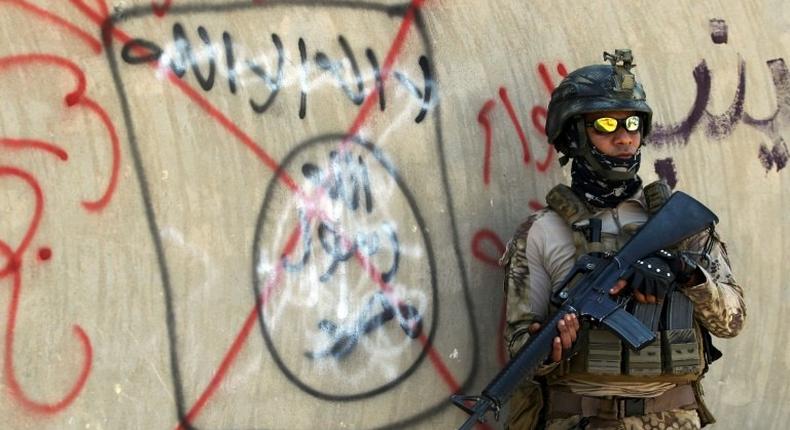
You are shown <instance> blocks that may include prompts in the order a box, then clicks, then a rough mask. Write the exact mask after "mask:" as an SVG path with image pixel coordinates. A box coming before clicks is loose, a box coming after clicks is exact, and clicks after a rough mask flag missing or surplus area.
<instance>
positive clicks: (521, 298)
mask: <svg viewBox="0 0 790 430" xmlns="http://www.w3.org/2000/svg"><path fill="white" fill-rule="evenodd" d="M595 216H596V217H599V218H601V219H602V221H603V232H604V233H608V234H609V235H615V236H617V235H620V236H630V234H632V233H633V231H634V229H633V227H634V226H639V225H641V224H643V223H644V222H645V221H646V219H647V210H646V206H645V202H644V197H643V196H642V193H641V190H640V192H638V193H637V194H636V195H634V196H633V197H632V198H629V199H627V200H625V201H623V202H622V203H620V204H619V205H618V206H617V207H615V208H612V209H602V210H598V212H597V213H596V214H595ZM711 234H712V237H711ZM710 239H712V240H713V242H712V248H711V250H710V252H709V254H710V262H709V264H707V265H705V264H703V265H700V270H701V271H702V273H703V274H704V275H705V281H704V282H703V283H701V284H699V285H694V286H690V287H686V288H685V289H683V290H682V291H683V292H684V293H685V294H686V296H688V297H689V299H690V300H691V302H692V303H693V305H694V317H695V319H696V321H697V322H698V323H699V324H701V325H702V326H703V327H705V328H706V329H707V330H708V331H710V333H711V334H713V335H714V336H717V337H724V338H728V337H733V336H735V335H737V334H738V332H739V331H740V330H741V328H742V326H743V321H744V318H745V316H746V309H745V305H744V301H743V290H742V289H741V287H740V286H739V285H738V284H737V283H736V282H735V279H734V278H733V276H732V272H731V270H730V263H729V260H728V257H727V251H726V248H725V245H724V243H723V242H722V241H721V240H720V239H719V237H718V235H716V234H715V233H711V232H703V233H701V234H698V235H696V236H692V237H691V238H689V239H687V240H686V241H684V243H683V244H682V245H681V246H680V248H682V249H685V250H690V251H693V250H697V251H700V250H702V249H703V248H704V247H705V245H706V244H707V243H709V240H710ZM576 253H577V248H576V245H575V243H574V239H573V237H572V232H571V228H570V227H569V226H568V224H567V223H566V221H565V220H564V219H563V218H562V217H561V216H560V215H559V214H557V213H556V212H554V211H552V210H551V209H545V210H542V211H539V212H537V213H535V214H533V215H531V216H530V217H529V218H528V219H527V220H526V221H525V222H524V223H523V224H522V225H521V226H520V227H519V229H518V230H517V232H516V234H515V235H514V237H513V238H512V239H511V241H510V242H509V243H508V246H507V250H506V252H505V254H504V255H503V257H502V259H501V260H500V263H501V264H502V265H504V266H505V267H506V274H505V293H506V297H507V327H506V331H505V340H506V342H507V345H508V348H509V350H510V354H511V356H512V355H514V354H515V353H516V352H517V351H518V350H519V348H520V347H521V345H523V344H524V342H525V341H526V340H527V339H528V337H529V334H528V332H527V327H528V326H529V325H530V324H532V323H533V322H544V321H546V320H548V319H549V317H550V312H551V309H550V304H549V297H550V295H551V294H552V292H554V291H555V290H556V289H557V288H558V287H559V286H560V284H561V281H562V280H563V278H564V277H565V275H566V274H567V273H568V272H569V271H570V269H571V267H572V266H573V264H574V263H575V260H576ZM556 366H557V364H556V363H555V364H553V365H548V366H544V367H543V368H541V369H539V371H538V375H546V374H548V373H550V372H551V371H553V370H554V368H555V367H556ZM561 383H562V384H567V387H566V388H567V389H569V390H570V391H571V392H574V393H580V394H583V395H585V396H601V397H606V396H626V397H653V396H656V395H659V394H661V393H663V392H665V391H667V390H669V389H671V388H672V387H674V386H675V384H672V383H655V382H653V383H650V384H634V383H631V384H630V385H629V384H626V383H624V384H611V383H596V382H589V381H564V382H561ZM543 402H545V399H542V397H541V393H540V387H539V386H538V385H536V384H535V383H533V382H532V381H525V383H524V384H523V385H522V386H521V387H520V389H519V390H517V392H516V393H514V395H513V397H512V400H511V402H510V416H509V428H511V429H530V428H534V427H535V425H536V421H537V419H536V414H535V413H534V410H535V409H536V408H540V407H541V406H542V404H543ZM615 418H616V417H615ZM580 420H582V417H581V416H578V415H577V416H569V417H562V418H556V419H551V420H549V421H548V422H547V428H549V429H567V428H576V427H574V426H576V425H577V423H578V422H579V421H580ZM585 421H588V423H587V427H579V428H588V429H610V428H611V429H645V430H648V429H665V428H666V429H670V428H681V429H698V428H700V427H701V422H700V417H699V416H698V414H697V411H695V410H693V409H692V410H681V409H678V410H667V411H662V412H658V413H652V414H647V415H643V416H632V417H626V418H620V419H614V420H608V421H607V420H603V419H599V418H590V419H585Z"/></svg>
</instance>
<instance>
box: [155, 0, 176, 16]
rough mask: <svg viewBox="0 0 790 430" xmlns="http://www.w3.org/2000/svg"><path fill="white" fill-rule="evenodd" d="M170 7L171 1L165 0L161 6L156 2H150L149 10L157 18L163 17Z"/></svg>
mask: <svg viewBox="0 0 790 430" xmlns="http://www.w3.org/2000/svg"><path fill="white" fill-rule="evenodd" d="M172 5H173V0H165V1H164V2H163V3H162V4H159V3H157V2H156V0H151V10H153V11H154V15H156V16H158V17H159V18H162V17H164V16H165V14H167V11H169V10H170V7H171V6H172Z"/></svg>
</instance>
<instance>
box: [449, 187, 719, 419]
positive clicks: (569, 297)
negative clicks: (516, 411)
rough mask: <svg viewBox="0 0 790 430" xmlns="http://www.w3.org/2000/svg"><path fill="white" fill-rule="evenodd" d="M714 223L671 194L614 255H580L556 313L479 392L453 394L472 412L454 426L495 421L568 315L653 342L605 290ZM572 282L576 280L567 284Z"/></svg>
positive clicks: (693, 203) (635, 344) (632, 342)
mask: <svg viewBox="0 0 790 430" xmlns="http://www.w3.org/2000/svg"><path fill="white" fill-rule="evenodd" d="M717 222H718V218H717V217H716V215H715V214H714V213H713V212H711V211H710V209H708V208H707V207H705V205H703V204H702V203H700V202H698V201H697V200H695V199H693V198H692V197H690V196H688V195H687V194H684V193H681V192H676V193H674V194H673V195H672V197H670V198H669V200H667V202H666V203H665V204H664V206H662V207H661V209H660V210H659V211H658V212H656V214H655V215H653V216H652V217H651V218H650V219H649V220H648V222H647V223H645V225H644V226H642V228H641V229H640V230H639V232H638V233H637V234H635V235H634V236H633V237H632V238H631V240H629V241H628V243H626V244H625V246H623V248H622V249H620V251H619V252H618V253H617V254H616V255H614V256H613V257H611V258H606V259H604V258H598V257H594V256H585V257H583V258H581V259H579V262H577V263H576V265H575V266H574V268H573V269H572V270H571V272H570V273H569V274H568V276H567V277H566V278H565V280H564V281H563V285H562V288H561V289H560V290H558V293H557V294H555V295H554V298H553V300H555V301H556V302H557V304H558V305H559V311H558V312H557V313H556V314H555V315H554V316H553V318H552V319H551V320H550V321H549V322H547V323H545V324H543V326H542V330H540V331H539V332H538V333H536V334H535V335H533V336H531V337H530V338H529V340H528V341H527V342H526V343H525V344H524V346H523V347H521V349H520V350H519V352H518V353H517V354H516V356H515V357H513V359H512V360H510V361H509V362H508V363H507V365H506V366H505V367H504V368H503V369H502V370H501V371H500V372H499V374H497V375H496V377H494V379H493V380H492V381H491V382H490V383H489V384H488V386H486V387H485V389H483V392H482V394H481V395H479V396H462V395H454V396H452V401H453V403H454V404H455V405H456V406H458V407H459V408H461V409H463V410H464V411H466V412H467V413H468V414H470V415H471V416H470V417H469V419H467V420H466V422H465V423H464V424H463V425H462V426H461V427H459V430H466V429H471V428H472V427H473V426H474V425H475V424H476V423H477V422H484V421H485V414H486V413H487V412H488V411H493V412H494V414H495V417H496V419H499V411H500V410H501V408H502V406H503V405H504V404H505V402H507V401H508V399H510V396H511V394H512V393H513V391H514V390H515V389H516V387H518V385H519V384H521V382H522V381H524V380H525V379H527V378H532V376H533V375H534V373H535V370H536V369H537V368H538V366H539V365H540V364H541V363H543V362H544V361H545V360H546V357H548V355H549V354H550V353H551V349H552V341H553V340H554V337H556V336H557V323H558V322H559V321H560V320H561V319H562V318H564V317H565V315H567V314H569V313H575V314H577V315H579V317H580V318H584V319H588V320H591V321H593V322H596V323H598V324H602V325H603V326H605V327H606V328H608V329H609V330H611V331H612V332H614V333H615V334H616V335H617V336H618V337H620V339H622V340H623V341H624V342H625V343H626V344H627V345H628V346H629V347H630V348H632V349H634V350H637V351H638V350H640V349H642V348H644V347H645V346H647V345H648V344H649V343H651V342H653V341H654V340H655V335H654V334H653V332H652V331H650V330H648V328H647V327H645V326H644V324H642V323H641V322H640V321H639V320H638V319H636V318H635V317H634V316H633V315H631V314H629V313H628V312H627V311H625V310H624V309H623V307H622V306H621V305H618V302H616V301H615V300H614V299H612V297H611V296H610V295H609V290H610V289H611V288H612V287H613V286H614V285H615V283H616V282H617V280H618V279H620V278H621V277H623V276H624V275H625V272H626V271H627V270H628V268H629V266H630V265H631V264H633V263H634V262H635V261H637V260H638V259H640V258H644V257H647V256H648V255H650V254H653V253H654V252H656V251H659V250H661V249H665V248H669V247H670V246H672V245H675V244H677V243H678V242H680V241H681V240H683V239H686V238H688V237H689V236H692V235H694V234H696V233H699V232H701V231H703V230H704V229H706V228H708V227H711V226H712V225H713V224H715V223H717ZM579 275H581V279H580V280H579V279H578V278H579ZM573 280H576V281H578V282H576V281H574V282H571V281H573Z"/></svg>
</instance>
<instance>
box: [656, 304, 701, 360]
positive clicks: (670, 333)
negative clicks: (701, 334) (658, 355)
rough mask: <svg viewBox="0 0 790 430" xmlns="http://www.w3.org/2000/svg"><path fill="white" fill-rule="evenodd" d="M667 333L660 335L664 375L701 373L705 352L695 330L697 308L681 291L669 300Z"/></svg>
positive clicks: (666, 316)
mask: <svg viewBox="0 0 790 430" xmlns="http://www.w3.org/2000/svg"><path fill="white" fill-rule="evenodd" d="M667 299H668V301H667V304H666V306H667V312H666V315H665V321H664V327H665V330H664V331H663V333H662V334H661V344H662V351H663V354H664V357H663V358H664V373H666V374H668V375H688V374H701V373H702V366H703V362H702V359H701V357H702V352H701V351H700V342H699V339H698V334H697V330H696V329H695V328H694V305H693V303H691V300H690V299H689V298H688V297H686V295H685V294H683V293H682V292H680V291H673V292H672V294H671V295H669V296H668V297H667Z"/></svg>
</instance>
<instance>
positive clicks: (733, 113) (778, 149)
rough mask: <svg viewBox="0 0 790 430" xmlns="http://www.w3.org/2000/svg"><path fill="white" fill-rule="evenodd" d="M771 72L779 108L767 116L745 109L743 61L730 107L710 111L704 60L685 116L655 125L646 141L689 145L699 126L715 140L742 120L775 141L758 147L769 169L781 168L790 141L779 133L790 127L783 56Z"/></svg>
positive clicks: (789, 76) (789, 79)
mask: <svg viewBox="0 0 790 430" xmlns="http://www.w3.org/2000/svg"><path fill="white" fill-rule="evenodd" d="M767 65H768V68H769V70H770V71H771V76H772V79H773V84H774V89H775V92H776V110H775V111H774V113H773V114H772V115H770V116H769V117H767V118H765V119H756V118H754V117H752V116H751V115H749V113H748V112H746V111H745V110H744V106H743V104H744V97H745V92H746V66H745V64H744V61H743V60H741V61H740V62H739V64H738V85H737V88H736V90H735V95H734V97H733V101H732V102H731V104H730V106H729V107H728V108H727V110H726V111H725V112H724V113H722V114H719V115H714V114H711V113H710V112H709V111H708V110H707V107H708V103H709V102H710V96H711V81H712V78H711V73H710V70H709V69H708V66H707V63H706V62H705V60H702V61H701V62H700V63H699V64H698V65H697V67H695V68H694V72H693V76H694V81H695V84H696V87H697V89H696V97H695V100H694V103H693V105H692V107H691V109H690V110H689V113H688V115H687V116H686V119H684V120H681V121H679V122H677V123H675V124H668V125H666V124H656V125H655V127H654V129H653V132H652V133H651V134H650V136H648V138H647V140H648V142H649V143H652V144H654V145H656V146H663V145H668V144H680V145H687V144H688V140H689V137H690V136H691V134H692V133H693V132H694V131H695V130H696V129H697V128H698V127H699V126H700V125H702V126H704V129H705V134H706V135H707V136H708V137H710V138H712V139H715V140H723V139H724V138H726V137H728V136H729V135H730V134H731V133H732V131H733V130H734V128H735V126H736V125H737V124H739V123H743V124H746V125H748V126H751V127H753V128H755V129H757V130H759V131H760V132H762V133H763V134H765V135H766V136H767V137H768V138H769V139H770V140H771V143H772V145H773V146H772V147H771V148H769V147H768V146H767V145H766V144H761V146H760V148H759V150H758V158H759V159H760V161H761V163H762V164H763V167H765V169H766V171H768V170H770V169H771V168H773V167H776V170H777V171H780V170H782V169H783V168H784V167H785V166H786V164H787V154H788V149H787V144H786V143H785V140H784V138H783V137H782V135H781V134H780V133H781V131H782V130H787V128H788V127H790V72H788V68H787V64H786V63H785V61H784V59H782V58H777V59H774V60H769V61H768V62H767Z"/></svg>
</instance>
